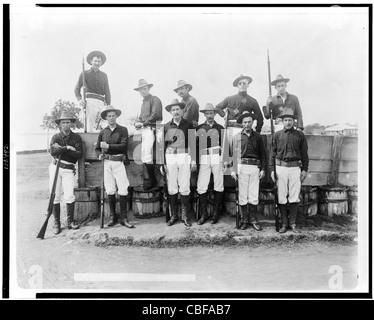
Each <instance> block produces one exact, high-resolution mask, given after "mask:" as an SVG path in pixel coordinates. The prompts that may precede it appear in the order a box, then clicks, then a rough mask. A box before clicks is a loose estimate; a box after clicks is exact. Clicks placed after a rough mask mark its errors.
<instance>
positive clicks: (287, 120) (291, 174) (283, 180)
mask: <svg viewBox="0 0 374 320" xmlns="http://www.w3.org/2000/svg"><path fill="white" fill-rule="evenodd" d="M279 118H281V119H282V122H283V125H284V129H283V130H281V131H278V132H276V133H275V135H274V142H273V152H272V159H273V161H271V164H270V171H271V178H272V179H273V181H275V177H274V158H275V165H276V172H277V179H276V181H277V187H278V207H279V210H280V213H281V217H282V228H281V229H280V230H279V232H280V233H284V232H286V231H287V228H288V226H290V228H291V230H293V231H294V232H298V230H297V227H296V217H297V207H298V203H299V201H300V199H299V194H300V189H301V183H302V182H303V181H304V180H305V178H306V176H307V171H308V165H309V158H308V144H307V141H306V138H305V135H304V134H303V132H302V131H300V130H296V129H295V128H294V126H295V119H296V118H297V116H296V115H294V114H293V112H292V110H290V109H288V110H284V111H283V113H282V114H281V115H280V116H279ZM300 167H301V168H300ZM287 199H288V208H287Z"/></svg>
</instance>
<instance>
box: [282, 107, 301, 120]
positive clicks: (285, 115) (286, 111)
mask: <svg viewBox="0 0 374 320" xmlns="http://www.w3.org/2000/svg"><path fill="white" fill-rule="evenodd" d="M278 118H281V119H283V118H294V119H297V117H296V116H295V115H294V113H293V111H292V109H289V108H287V109H283V112H282V113H281V115H280V116H278Z"/></svg>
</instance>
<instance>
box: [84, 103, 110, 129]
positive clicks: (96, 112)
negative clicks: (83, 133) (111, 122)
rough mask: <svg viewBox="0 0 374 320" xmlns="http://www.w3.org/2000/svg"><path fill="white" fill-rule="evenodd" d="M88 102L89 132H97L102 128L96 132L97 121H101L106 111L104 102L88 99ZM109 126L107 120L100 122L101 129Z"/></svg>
mask: <svg viewBox="0 0 374 320" xmlns="http://www.w3.org/2000/svg"><path fill="white" fill-rule="evenodd" d="M86 102H87V103H86V117H87V132H97V131H98V130H100V127H99V128H98V129H97V130H96V127H97V121H96V120H97V119H101V112H102V111H103V110H104V109H105V105H104V102H103V101H101V100H98V99H93V98H87V99H86ZM107 125H108V122H107V121H106V120H103V119H101V120H100V126H101V128H105V127H106V126H107Z"/></svg>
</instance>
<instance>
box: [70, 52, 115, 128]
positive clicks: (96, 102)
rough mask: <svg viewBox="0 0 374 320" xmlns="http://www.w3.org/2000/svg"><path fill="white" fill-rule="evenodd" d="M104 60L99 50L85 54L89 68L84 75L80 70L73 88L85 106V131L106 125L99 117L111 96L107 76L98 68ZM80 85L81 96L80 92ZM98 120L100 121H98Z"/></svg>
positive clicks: (80, 102) (108, 103) (79, 100)
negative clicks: (82, 92)
mask: <svg viewBox="0 0 374 320" xmlns="http://www.w3.org/2000/svg"><path fill="white" fill-rule="evenodd" d="M105 61H106V57H105V55H104V53H102V52H101V51H93V52H91V53H90V54H89V55H88V56H87V62H88V63H89V64H90V65H91V69H89V70H87V71H84V76H83V71H82V73H81V74H80V76H79V79H78V82H77V84H76V86H75V89H74V93H75V96H76V98H77V100H78V102H79V104H80V105H81V106H82V107H83V106H86V114H85V117H86V119H87V121H86V122H87V128H85V129H86V131H87V132H94V131H95V130H97V129H101V128H104V127H105V126H106V123H103V122H104V121H105V120H102V119H100V113H101V112H102V111H103V110H104V108H105V105H110V102H111V96H110V90H109V83H108V76H107V75H106V73H104V72H102V71H101V70H99V68H100V67H101V66H102V65H103V64H104V63H105ZM83 79H84V83H83ZM82 87H83V91H84V95H83V96H82V94H81V88H82ZM100 121H102V122H101V123H100ZM99 123H100V124H99ZM100 127H101V128H100Z"/></svg>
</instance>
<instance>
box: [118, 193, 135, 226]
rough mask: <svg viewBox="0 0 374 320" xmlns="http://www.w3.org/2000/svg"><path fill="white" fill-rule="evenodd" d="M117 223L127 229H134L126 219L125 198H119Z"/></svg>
mask: <svg viewBox="0 0 374 320" xmlns="http://www.w3.org/2000/svg"><path fill="white" fill-rule="evenodd" d="M119 209H120V211H121V213H120V214H119V223H120V224H121V225H122V226H124V227H127V228H134V225H133V224H131V223H130V222H129V220H128V219H127V196H119Z"/></svg>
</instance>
